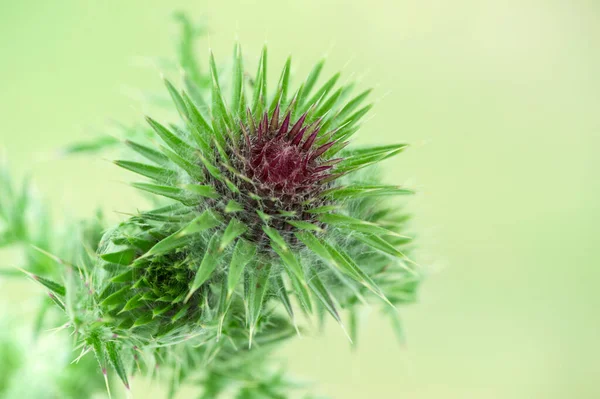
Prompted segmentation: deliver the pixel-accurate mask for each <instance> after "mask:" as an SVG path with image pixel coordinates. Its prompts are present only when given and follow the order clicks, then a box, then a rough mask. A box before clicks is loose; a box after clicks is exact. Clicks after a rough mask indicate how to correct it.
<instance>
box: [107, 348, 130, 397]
mask: <svg viewBox="0 0 600 399" xmlns="http://www.w3.org/2000/svg"><path fill="white" fill-rule="evenodd" d="M105 347H106V353H108V359H109V360H110V363H111V364H112V366H113V368H114V369H115V371H116V372H117V375H118V376H119V378H120V379H121V381H123V384H124V385H125V388H127V389H129V381H128V380H127V373H126V372H125V367H123V361H122V360H121V354H120V350H119V349H118V348H117V345H116V344H115V343H114V342H113V341H108V342H107V343H106V344H105Z"/></svg>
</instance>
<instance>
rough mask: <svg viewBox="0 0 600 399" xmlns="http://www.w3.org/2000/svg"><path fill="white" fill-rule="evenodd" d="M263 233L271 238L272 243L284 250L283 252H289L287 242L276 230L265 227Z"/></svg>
mask: <svg viewBox="0 0 600 399" xmlns="http://www.w3.org/2000/svg"><path fill="white" fill-rule="evenodd" d="M263 231H264V232H265V233H266V234H267V235H268V236H269V238H270V239H271V242H274V243H275V244H277V245H278V246H279V247H280V248H281V249H283V251H285V252H287V251H288V244H287V242H285V240H284V239H283V237H282V236H281V234H279V232H278V231H277V230H276V229H274V228H272V227H269V226H263Z"/></svg>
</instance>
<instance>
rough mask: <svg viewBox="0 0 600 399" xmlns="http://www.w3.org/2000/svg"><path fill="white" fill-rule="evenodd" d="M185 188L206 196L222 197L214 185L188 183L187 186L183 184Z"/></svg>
mask: <svg viewBox="0 0 600 399" xmlns="http://www.w3.org/2000/svg"><path fill="white" fill-rule="evenodd" d="M183 188H185V189H186V190H187V191H190V192H192V193H194V194H197V195H199V196H201V197H205V198H213V199H217V198H220V197H221V196H220V195H219V193H217V191H216V190H215V188H214V187H213V186H208V185H201V184H186V185H185V186H183Z"/></svg>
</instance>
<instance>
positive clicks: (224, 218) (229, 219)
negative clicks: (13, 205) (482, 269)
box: [0, 16, 420, 398]
mask: <svg viewBox="0 0 600 399" xmlns="http://www.w3.org/2000/svg"><path fill="white" fill-rule="evenodd" d="M180 19H181V21H182V23H183V27H184V35H183V40H182V43H181V46H180V64H181V65H182V67H183V69H184V72H185V74H184V84H185V87H186V88H185V90H178V89H176V88H175V86H174V85H173V84H171V83H170V82H169V81H168V80H165V84H166V87H167V91H168V92H169V94H170V96H171V99H172V102H173V104H174V108H175V109H176V111H177V113H178V115H179V121H178V122H175V123H172V124H168V125H167V124H162V123H160V122H158V121H156V120H154V119H152V118H147V122H148V124H149V126H150V128H151V129H152V130H153V132H154V134H156V136H158V137H159V138H160V139H161V141H162V144H158V145H157V144H154V143H153V142H150V141H149V140H147V139H146V138H147V132H146V131H145V129H144V128H137V129H133V130H132V131H134V132H138V133H132V134H130V135H129V138H128V139H127V140H126V144H127V146H128V147H129V148H130V149H131V150H133V151H134V152H135V153H136V154H137V156H138V158H139V159H136V160H118V161H115V163H116V164H117V165H119V166H120V167H123V168H125V169H128V170H130V171H132V172H134V173H137V174H138V175H141V176H143V177H145V178H147V179H148V181H144V182H139V183H133V186H134V187H136V188H138V189H140V190H142V191H144V192H148V193H151V194H152V195H154V196H157V197H160V198H156V202H157V207H156V208H155V209H152V210H148V211H144V212H140V213H139V214H136V215H133V216H131V217H130V218H129V219H127V220H125V221H124V222H122V223H120V224H119V225H117V226H114V227H112V228H110V229H108V230H106V231H105V232H104V234H103V235H102V238H100V236H99V235H98V234H96V233H94V231H98V229H96V230H94V231H90V230H87V232H86V235H85V237H86V239H84V240H83V243H84V245H83V246H81V248H79V249H78V250H77V251H75V252H76V253H77V256H76V257H73V256H69V257H68V258H63V257H56V256H53V255H50V256H49V259H50V260H51V261H52V262H56V263H58V264H60V269H57V268H53V269H52V270H53V271H52V272H50V271H49V270H47V269H46V268H44V269H34V268H33V265H35V264H36V263H35V262H33V263H31V265H32V268H29V270H28V271H27V274H28V275H29V276H30V277H31V278H32V279H34V280H35V281H37V282H39V283H41V284H42V285H43V286H44V287H45V288H46V289H47V290H49V292H50V293H51V297H52V299H53V300H54V303H55V304H56V305H57V307H58V308H59V309H60V310H61V311H62V313H63V317H65V318H66V325H68V326H69V327H70V328H71V329H72V331H73V335H74V337H75V339H76V342H77V343H76V348H77V349H80V350H81V351H82V352H83V353H84V354H85V353H93V354H94V356H95V357H96V359H97V362H98V363H99V365H100V368H101V370H102V371H103V373H104V375H105V376H107V370H108V369H109V368H112V369H113V370H114V371H115V373H116V374H117V375H118V376H119V378H120V379H121V380H122V382H123V383H124V384H125V386H127V387H129V376H131V375H132V374H134V373H136V372H139V371H141V372H145V373H150V374H151V373H153V370H154V369H155V367H156V365H158V364H160V366H161V368H165V369H167V370H170V372H169V384H170V387H171V388H170V396H173V395H174V394H175V392H176V391H177V388H178V387H179V386H180V385H181V384H182V383H186V382H190V381H191V382H194V381H195V382H196V383H197V384H199V385H200V386H202V387H203V390H204V396H203V397H205V398H212V397H217V396H219V395H220V394H222V393H224V392H228V393H229V394H232V395H236V396H235V397H238V398H263V397H264V398H267V397H270V398H279V397H287V393H286V392H287V390H288V388H289V387H290V386H289V384H288V381H287V380H286V379H285V378H283V377H282V374H281V373H279V372H277V371H274V370H273V369H272V366H271V363H270V361H269V354H270V353H271V352H272V351H273V349H274V348H275V347H276V345H277V344H278V343H280V342H282V341H285V340H287V339H289V338H291V337H293V336H294V335H296V334H301V333H302V330H303V328H304V327H303V323H302V319H306V318H311V317H313V315H317V317H318V318H319V319H320V320H322V321H323V320H324V316H325V315H326V314H329V315H330V316H331V317H332V318H333V319H335V320H336V322H337V323H339V324H340V326H342V328H343V329H344V331H345V333H346V334H347V335H348V337H349V338H350V339H351V340H355V339H356V334H357V329H356V314H357V311H358V309H359V308H360V307H361V306H362V305H363V304H366V303H369V302H375V303H378V304H380V306H381V307H382V309H384V311H385V312H386V313H387V314H388V315H390V317H392V320H393V321H394V323H395V325H397V311H396V306H398V305H401V304H405V303H409V302H412V301H413V300H414V298H415V291H416V288H417V285H418V283H419V281H420V277H419V273H418V271H417V270H416V267H415V265H414V263H413V262H412V261H411V260H410V258H409V251H410V249H411V243H412V240H411V238H410V237H409V236H407V235H406V233H405V228H406V224H405V222H406V220H407V219H408V215H407V214H405V213H403V212H402V211H400V210H399V208H398V205H397V203H396V202H395V201H394V200H392V199H393V198H394V197H395V196H399V195H407V194H411V193H412V192H411V191H410V190H407V189H405V188H402V187H398V186H391V185H386V184H382V183H381V179H380V178H379V175H378V173H377V169H376V164H377V163H379V162H380V161H383V160H385V159H387V158H389V157H391V156H394V155H396V154H398V153H400V152H402V151H403V150H404V149H405V148H406V145H405V144H395V145H384V146H372V147H352V146H347V145H348V144H349V142H350V139H351V138H352V136H353V135H354V134H355V133H357V131H358V130H359V128H360V126H361V121H362V120H363V118H364V116H365V115H366V114H367V113H368V111H369V110H370V109H371V107H372V105H371V104H368V103H366V101H367V98H368V95H369V93H370V90H366V91H363V92H360V93H358V94H356V95H353V94H352V90H353V89H354V84H353V83H350V84H345V85H341V86H339V87H338V86H336V85H337V83H338V80H339V78H340V74H335V75H333V76H332V77H331V78H329V79H327V80H325V82H324V83H322V84H321V85H319V86H317V83H318V81H319V78H320V75H321V72H322V69H323V65H324V61H320V62H318V63H317V64H316V65H315V67H314V68H313V69H312V71H311V72H310V74H309V75H308V77H307V78H306V79H305V80H304V81H303V82H302V83H301V84H300V85H299V86H297V87H295V88H294V86H292V83H291V81H292V79H291V72H290V67H291V59H290V58H288V59H287V61H286V63H285V65H284V67H283V69H282V71H281V73H280V75H279V76H280V77H279V83H278V85H277V86H276V88H275V89H274V90H271V91H269V90H268V88H267V82H268V81H269V75H268V73H267V70H268V63H267V49H266V47H265V48H264V49H263V51H262V54H261V56H260V60H259V63H258V68H257V71H256V73H255V74H253V76H254V77H253V78H249V77H248V76H249V75H248V73H247V69H246V68H245V63H244V59H243V57H242V52H241V48H240V46H239V45H236V46H235V49H234V56H233V63H232V74H231V79H230V80H226V79H223V77H222V76H220V70H219V68H218V66H217V64H216V62H215V59H214V58H213V56H212V54H211V55H210V59H209V63H208V64H209V68H208V71H207V73H203V72H202V70H201V69H200V68H199V65H200V64H199V63H198V62H197V61H196V59H195V57H194V55H195V52H194V51H193V50H192V46H193V43H194V38H195V37H196V36H197V34H198V32H199V31H198V30H197V29H194V27H193V26H192V25H191V24H190V23H189V22H188V21H187V19H185V18H184V17H181V16H180ZM226 87H227V90H226V89H225V88H226ZM139 132H142V133H141V134H139ZM107 145H114V140H104V139H101V140H99V141H97V142H94V143H90V144H86V145H81V144H78V145H75V146H73V147H71V149H70V150H69V151H70V152H83V151H89V150H97V149H100V148H102V147H104V146H107ZM142 159H143V161H142ZM5 208H6V207H5ZM0 209H4V208H0ZM6 209H8V208H6ZM6 213H7V214H9V215H10V214H11V211H7V212H6ZM14 225H15V226H17V227H19V226H21V225H22V223H14ZM21 230H23V229H21V228H20V227H19V228H18V229H16V230H15V234H14V235H15V237H21V236H23V237H24V236H25V235H24V233H23V234H22V232H21ZM17 233H18V234H17ZM11 234H12V233H11ZM82 249H83V250H82ZM46 250H48V251H50V252H51V248H49V247H48V248H46ZM42 252H44V251H42ZM56 270H60V273H58V274H60V275H61V277H60V280H59V279H58V278H57V273H56ZM342 311H347V312H348V313H349V315H350V323H349V327H348V328H346V327H345V325H344V323H343V320H342ZM232 390H233V392H232Z"/></svg>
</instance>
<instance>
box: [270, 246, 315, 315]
mask: <svg viewBox="0 0 600 399" xmlns="http://www.w3.org/2000/svg"><path fill="white" fill-rule="evenodd" d="M271 248H273V250H274V251H275V253H277V255H279V257H280V258H281V260H282V261H283V267H284V269H285V270H286V272H287V274H288V275H289V276H290V279H291V280H292V284H293V286H294V291H295V293H296V294H297V296H298V300H299V301H300V303H301V304H302V306H303V308H304V309H305V311H307V312H309V313H310V312H311V311H312V305H311V302H310V295H309V294H308V284H307V283H306V277H305V275H304V270H303V269H302V265H301V263H300V260H299V259H298V258H297V257H296V255H295V254H294V253H293V252H292V251H286V250H284V249H283V248H281V247H280V246H279V245H277V244H276V243H275V242H273V241H271Z"/></svg>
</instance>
